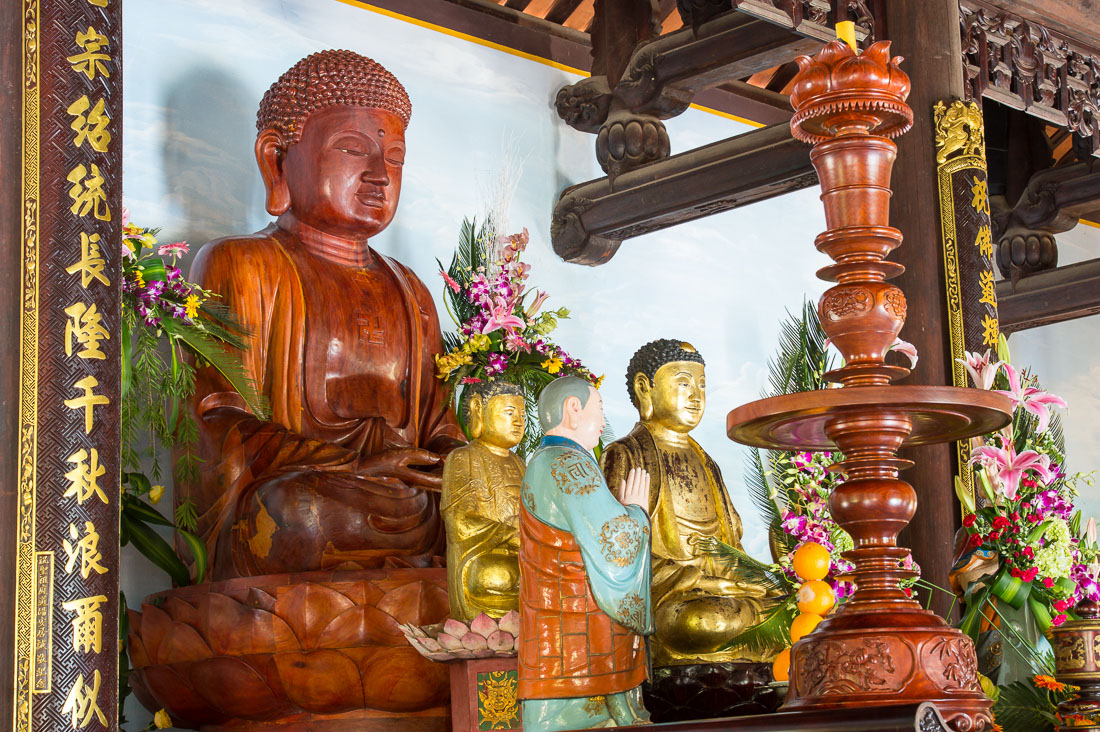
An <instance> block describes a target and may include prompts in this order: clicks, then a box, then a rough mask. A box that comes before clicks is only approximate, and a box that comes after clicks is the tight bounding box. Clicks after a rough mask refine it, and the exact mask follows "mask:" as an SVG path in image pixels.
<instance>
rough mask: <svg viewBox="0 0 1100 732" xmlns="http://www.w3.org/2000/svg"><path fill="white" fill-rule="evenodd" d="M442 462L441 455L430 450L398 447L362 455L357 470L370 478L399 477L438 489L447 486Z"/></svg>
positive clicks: (419, 486)
mask: <svg viewBox="0 0 1100 732" xmlns="http://www.w3.org/2000/svg"><path fill="white" fill-rule="evenodd" d="M442 462H443V458H442V457H441V456H439V455H437V454H435V453H434V452H431V451H429V450H423V449H420V448H417V447H398V448H393V449H391V450H383V451H382V452H379V453H375V454H374V455H362V456H360V458H359V465H358V467H357V470H356V472H357V473H359V475H362V476H365V477H368V478H374V477H378V478H385V477H390V478H397V479H398V480H400V481H402V482H403V483H405V484H406V485H409V486H413V487H416V488H422V489H424V490H429V491H438V490H441V489H442V488H443V475H442V473H441V472H440V471H439V469H438V468H439V466H440V465H441V464H442ZM417 466H424V467H423V468H420V467H417Z"/></svg>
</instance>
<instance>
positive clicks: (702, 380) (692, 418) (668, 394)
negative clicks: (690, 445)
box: [646, 361, 707, 432]
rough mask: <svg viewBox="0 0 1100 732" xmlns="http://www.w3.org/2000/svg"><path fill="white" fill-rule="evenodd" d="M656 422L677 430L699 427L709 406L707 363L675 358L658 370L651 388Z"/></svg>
mask: <svg viewBox="0 0 1100 732" xmlns="http://www.w3.org/2000/svg"><path fill="white" fill-rule="evenodd" d="M649 403H650V404H651V405H652V416H650V417H649V418H648V419H647V420H646V421H649V422H653V423H655V424H657V425H659V426H661V427H665V428H667V429H670V430H672V431H673V432H690V431H691V430H693V429H695V428H696V427H697V426H699V422H700V421H701V420H702V419H703V410H704V409H705V408H706V405H707V384H706V376H705V374H704V373H703V364H701V363H695V362H694V361H672V362H670V363H666V364H665V365H664V366H661V367H660V368H659V369H657V373H655V374H654V375H653V384H652V385H651V387H650V389H649Z"/></svg>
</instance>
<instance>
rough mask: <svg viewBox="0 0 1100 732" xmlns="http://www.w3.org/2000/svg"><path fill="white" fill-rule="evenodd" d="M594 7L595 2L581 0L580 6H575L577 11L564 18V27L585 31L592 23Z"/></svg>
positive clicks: (594, 0)
mask: <svg viewBox="0 0 1100 732" xmlns="http://www.w3.org/2000/svg"><path fill="white" fill-rule="evenodd" d="M595 5H596V0H581V4H580V5H578V6H577V9H576V10H574V11H573V12H572V13H570V15H569V17H568V18H566V20H565V27H566V28H575V29H577V30H579V31H587V30H588V26H589V25H591V23H592V17H593V15H595Z"/></svg>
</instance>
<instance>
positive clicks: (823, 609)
mask: <svg viewBox="0 0 1100 732" xmlns="http://www.w3.org/2000/svg"><path fill="white" fill-rule="evenodd" d="M835 602H836V597H835V596H834V595H833V588H832V587H831V586H830V585H829V583H828V582H822V581H821V580H810V581H809V582H805V583H803V584H802V587H800V588H799V589H798V609H799V610H800V611H801V612H804V613H814V614H815V615H821V616H822V617H824V616H825V614H826V613H828V612H829V610H831V609H832V607H833V603H835Z"/></svg>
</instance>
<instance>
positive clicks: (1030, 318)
mask: <svg viewBox="0 0 1100 732" xmlns="http://www.w3.org/2000/svg"><path fill="white" fill-rule="evenodd" d="M997 306H998V309H999V311H1000V316H1001V330H1002V331H1003V332H1005V333H1015V332H1016V331H1020V330H1026V329H1027V328H1035V327H1037V326H1040V325H1050V324H1051V323H1059V322H1062V321H1063V320H1073V319H1074V318H1083V317H1085V316H1086V315H1094V314H1096V313H1100V259H1090V260H1089V261H1087V262H1080V263H1078V264H1070V265H1067V266H1065V267H1058V268H1056V269H1051V270H1047V271H1046V272H1039V273H1036V274H1033V275H1031V276H1030V277H1025V278H1023V279H1021V280H1020V281H1019V282H1017V283H1016V287H1015V289H1013V287H1012V283H1011V282H1009V281H1007V280H1003V281H1001V282H998V283H997Z"/></svg>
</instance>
